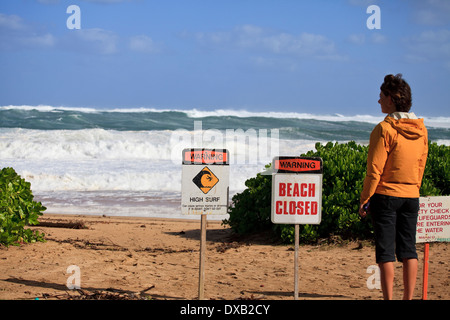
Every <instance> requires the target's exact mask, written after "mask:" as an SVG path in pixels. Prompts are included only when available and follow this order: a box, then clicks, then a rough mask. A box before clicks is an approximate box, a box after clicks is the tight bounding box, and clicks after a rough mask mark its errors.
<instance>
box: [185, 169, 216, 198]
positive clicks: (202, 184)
mask: <svg viewBox="0 0 450 320" xmlns="http://www.w3.org/2000/svg"><path fill="white" fill-rule="evenodd" d="M192 182H194V183H195V185H196V186H197V187H198V188H199V189H200V190H202V191H203V193H204V194H207V193H208V192H209V191H210V190H211V189H212V188H213V187H214V186H215V185H216V184H217V182H219V178H217V177H216V175H215V174H214V173H213V172H212V171H211V170H210V169H209V168H208V167H204V168H203V169H202V170H201V171H200V172H199V173H198V174H197V175H196V176H195V177H194V179H192Z"/></svg>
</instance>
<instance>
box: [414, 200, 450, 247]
mask: <svg viewBox="0 0 450 320" xmlns="http://www.w3.org/2000/svg"><path fill="white" fill-rule="evenodd" d="M419 201H420V209H419V216H418V219H417V229H416V242H417V243H422V242H450V197H421V198H420V199H419Z"/></svg>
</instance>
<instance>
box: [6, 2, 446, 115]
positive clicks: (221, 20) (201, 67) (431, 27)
mask: <svg viewBox="0 0 450 320" xmlns="http://www.w3.org/2000/svg"><path fill="white" fill-rule="evenodd" d="M71 5H76V6H78V8H79V11H78V12H79V13H80V14H79V15H77V11H73V10H68V9H71V8H72V7H70V6H71ZM372 5H375V6H377V7H376V8H378V9H379V10H378V9H376V8H375V10H373V7H371V6H372ZM368 9H370V10H368ZM77 23H79V26H77ZM74 27H76V28H74ZM78 27H79V29H77V28H78ZM397 73H401V74H403V77H404V78H405V80H406V81H408V83H409V84H410V86H411V89H412V94H413V107H412V109H411V111H414V112H415V113H416V114H417V115H421V116H433V117H434V116H445V117H450V107H449V106H450V1H449V0H384V1H383V0H308V1H304V0H164V1H162V0H154V1H153V0H84V1H83V0H78V1H77V0H1V1H0V106H8V105H32V106H35V105H36V106H37V105H50V106H56V107H57V106H64V107H77V108H79V107H85V108H100V109H114V108H155V109H177V110H187V109H197V110H216V109H232V110H247V111H255V112H273V111H276V112H299V113H311V114H321V115H326V114H336V113H337V114H343V115H356V114H369V115H380V114H381V111H380V107H379V104H378V103H377V101H378V96H379V92H380V91H379V88H380V85H381V83H382V82H383V78H384V76H385V75H386V74H397Z"/></svg>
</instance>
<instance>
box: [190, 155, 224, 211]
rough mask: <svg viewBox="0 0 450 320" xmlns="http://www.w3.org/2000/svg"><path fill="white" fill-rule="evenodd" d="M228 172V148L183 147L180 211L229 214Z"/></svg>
mask: <svg viewBox="0 0 450 320" xmlns="http://www.w3.org/2000/svg"><path fill="white" fill-rule="evenodd" d="M229 173H230V166H229V153H228V150H226V149H184V150H183V166H182V175H181V213H182V214H186V215H202V214H208V215H214V214H216V215H225V214H227V213H228V212H227V210H228V193H229V191H228V186H229Z"/></svg>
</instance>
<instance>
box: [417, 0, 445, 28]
mask: <svg viewBox="0 0 450 320" xmlns="http://www.w3.org/2000/svg"><path fill="white" fill-rule="evenodd" d="M409 1H410V0H408V5H409V4H410V3H409ZM414 4H415V13H414V19H415V21H416V22H417V23H419V24H424V25H431V26H438V25H445V24H448V23H449V22H450V1H449V0H416V1H415V2H414Z"/></svg>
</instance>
